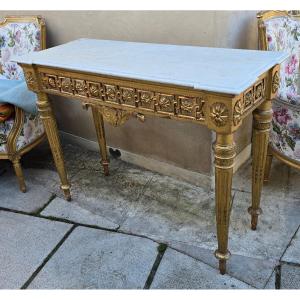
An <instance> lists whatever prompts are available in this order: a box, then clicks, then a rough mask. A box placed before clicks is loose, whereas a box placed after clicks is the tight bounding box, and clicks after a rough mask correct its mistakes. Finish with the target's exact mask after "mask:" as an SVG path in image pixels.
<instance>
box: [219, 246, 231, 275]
mask: <svg viewBox="0 0 300 300" xmlns="http://www.w3.org/2000/svg"><path fill="white" fill-rule="evenodd" d="M230 255H231V254H230V252H229V251H227V252H226V253H222V252H220V251H219V250H216V251H215V257H216V258H217V259H218V260H219V271H220V274H222V275H224V274H225V273H226V262H227V260H228V259H229V257H230Z"/></svg>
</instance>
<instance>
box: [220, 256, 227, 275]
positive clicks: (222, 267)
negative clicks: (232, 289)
mask: <svg viewBox="0 0 300 300" xmlns="http://www.w3.org/2000/svg"><path fill="white" fill-rule="evenodd" d="M219 270H220V274H222V275H224V274H225V273H226V260H219Z"/></svg>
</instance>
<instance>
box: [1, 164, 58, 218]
mask: <svg viewBox="0 0 300 300" xmlns="http://www.w3.org/2000/svg"><path fill="white" fill-rule="evenodd" d="M25 180H26V177H25ZM26 186H27V191H26V193H22V192H21V191H20V190H19V184H18V181H17V177H16V175H15V174H14V172H13V171H12V170H7V171H6V172H5V173H3V175H1V177H0V191H1V197H0V207H3V208H8V209H13V210H18V211H23V212H28V213H33V212H36V211H37V210H39V209H40V208H42V207H43V206H44V205H45V204H46V203H47V202H48V201H49V199H50V198H51V197H52V193H51V192H49V191H48V190H47V189H46V188H44V187H43V186H41V185H36V184H33V183H32V182H30V181H28V180H26Z"/></svg>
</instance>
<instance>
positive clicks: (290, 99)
mask: <svg viewBox="0 0 300 300" xmlns="http://www.w3.org/2000/svg"><path fill="white" fill-rule="evenodd" d="M258 26H259V28H258V29H259V42H260V49H262V50H270V51H285V52H288V53H289V54H290V56H289V58H288V59H287V60H286V61H285V62H283V63H282V64H281V69H280V87H279V91H278V94H277V99H276V100H275V101H274V104H273V111H274V113H273V120H272V128H271V133H270V144H271V146H272V149H274V150H275V151H277V154H278V155H277V157H278V158H279V156H280V155H281V156H282V157H281V158H282V159H283V160H284V161H285V162H287V161H289V162H292V163H290V165H294V164H299V163H300V95H299V87H298V86H297V85H299V82H298V80H299V72H300V69H299V67H300V65H299V60H300V19H299V18H295V17H293V16H291V15H289V14H288V12H287V11H269V12H264V13H260V14H258Z"/></svg>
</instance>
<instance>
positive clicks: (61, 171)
mask: <svg viewBox="0 0 300 300" xmlns="http://www.w3.org/2000/svg"><path fill="white" fill-rule="evenodd" d="M37 95H38V101H37V106H38V111H39V114H40V118H41V120H42V122H43V125H44V128H45V131H46V134H47V138H48V141H49V145H50V148H51V152H52V155H53V159H54V163H55V166H56V169H57V172H58V175H59V177H60V181H61V189H62V190H63V192H64V195H65V198H66V200H71V194H70V184H69V181H68V178H67V173H66V169H65V163H64V158H63V153H62V149H61V145H60V141H59V136H58V130H57V125H56V120H55V118H54V115H53V111H52V108H51V103H50V102H49V99H48V97H47V95H46V94H45V93H42V92H39V93H37Z"/></svg>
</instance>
